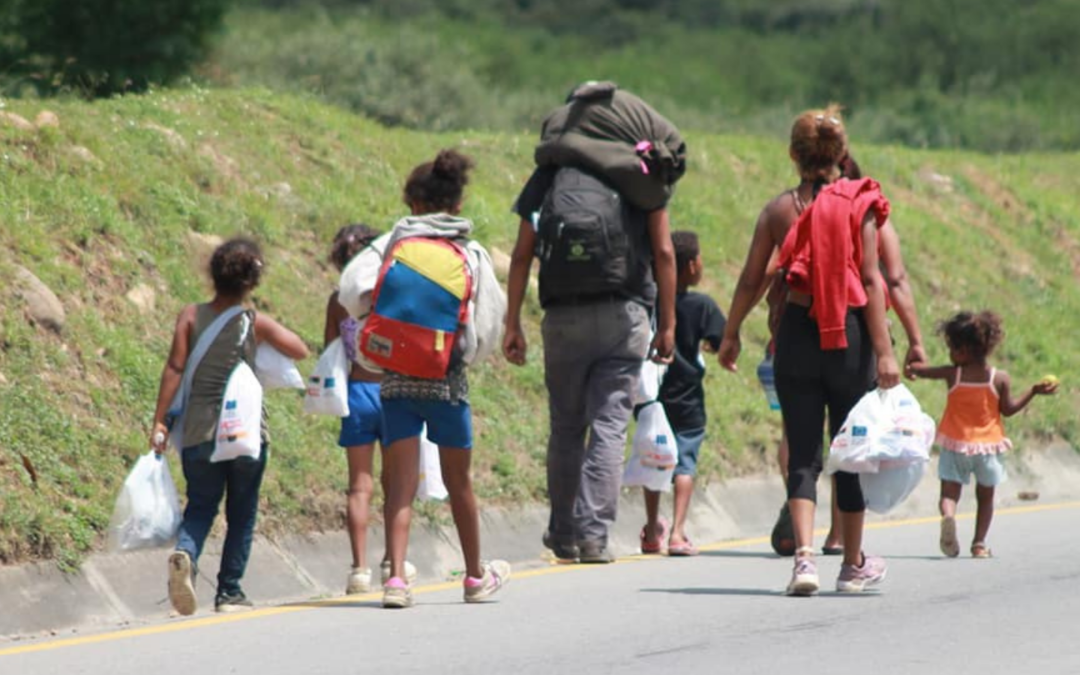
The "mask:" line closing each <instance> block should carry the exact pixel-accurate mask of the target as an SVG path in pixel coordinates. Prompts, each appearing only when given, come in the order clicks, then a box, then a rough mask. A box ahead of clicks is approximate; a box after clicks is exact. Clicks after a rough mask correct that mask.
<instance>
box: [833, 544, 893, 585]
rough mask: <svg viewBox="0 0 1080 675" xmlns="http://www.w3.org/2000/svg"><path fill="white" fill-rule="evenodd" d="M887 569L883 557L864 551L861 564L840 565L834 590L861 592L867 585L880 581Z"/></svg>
mask: <svg viewBox="0 0 1080 675" xmlns="http://www.w3.org/2000/svg"><path fill="white" fill-rule="evenodd" d="M887 571H888V568H887V567H886V565H885V559H884V558H881V557H878V556H876V555H866V554H865V553H864V554H863V564H862V565H861V566H855V565H841V566H840V576H839V577H837V578H836V590H838V591H840V592H841V593H862V592H863V591H865V590H866V587H867V586H873V585H874V584H878V583H881V581H882V580H884V579H885V573H886V572H887Z"/></svg>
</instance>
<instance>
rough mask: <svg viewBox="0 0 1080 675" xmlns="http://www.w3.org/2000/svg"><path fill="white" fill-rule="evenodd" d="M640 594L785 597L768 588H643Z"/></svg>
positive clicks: (779, 592)
mask: <svg viewBox="0 0 1080 675" xmlns="http://www.w3.org/2000/svg"><path fill="white" fill-rule="evenodd" d="M638 592H639V593H672V594H675V595H776V596H780V595H783V593H782V592H781V591H776V590H770V589H767V588H642V589H641V590H640V591H638Z"/></svg>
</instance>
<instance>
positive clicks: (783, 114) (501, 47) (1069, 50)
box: [200, 0, 1080, 152]
mask: <svg viewBox="0 0 1080 675" xmlns="http://www.w3.org/2000/svg"><path fill="white" fill-rule="evenodd" d="M1070 1H1071V0H1043V1H1042V2H1039V3H1026V4H1024V5H1023V6H1022V7H1020V6H1017V5H1016V3H1011V2H1009V0H956V1H954V2H949V3H941V2H936V1H935V0H882V1H880V2H852V1H851V0H813V1H812V2H806V1H798V2H793V1H788V0H784V1H782V2H770V3H763V2H760V1H759V0H758V1H750V2H741V1H739V0H733V1H729V2H718V1H717V0H700V1H695V2H689V1H687V0H678V1H677V2H653V3H648V2H646V3H642V2H640V1H637V0H589V1H588V2H580V1H576V0H547V2H542V3H520V2H510V1H509V0H505V1H504V0H453V1H451V0H408V1H406V0H371V1H364V2H340V1H335V0H313V1H311V2H305V3H299V4H294V3H289V4H286V3H281V2H278V1H277V0H251V1H250V2H248V3H245V4H246V5H256V6H245V4H242V5H239V6H237V7H236V8H235V9H234V10H233V11H231V12H230V13H229V14H228V16H227V18H226V22H225V28H224V30H223V31H222V33H221V35H220V36H218V39H217V40H216V42H215V44H216V47H215V50H214V53H213V54H212V55H210V57H209V58H208V60H207V62H206V64H204V66H203V68H202V69H201V71H200V76H201V77H203V78H205V79H206V80H208V81H211V82H218V83H221V82H224V83H229V84H231V85H240V86H252V85H258V86H269V87H272V88H274V89H276V90H279V91H285V92H310V93H313V94H315V95H317V96H319V97H321V98H323V99H324V100H326V101H329V102H332V103H336V104H338V105H341V106H343V107H347V108H350V109H352V110H354V111H357V112H360V113H363V114H366V115H368V116H371V117H373V118H375V119H378V120H380V121H382V122H385V123H388V124H393V125H400V126H406V127H411V128H419V129H497V130H511V131H520V130H522V129H533V128H535V127H536V126H537V124H538V123H539V119H540V116H541V115H542V114H543V113H544V112H546V107H547V105H548V104H549V102H551V101H556V100H559V99H561V98H562V97H563V96H564V95H565V93H566V92H567V91H568V90H569V88H570V87H571V86H573V84H575V83H576V82H579V81H581V80H583V79H588V78H610V79H614V80H615V81H616V82H618V83H619V84H621V85H622V86H624V87H627V88H629V89H631V90H633V91H635V92H637V93H639V94H641V95H642V96H644V97H645V98H646V99H647V100H649V101H652V102H654V103H655V104H656V105H658V106H661V107H662V109H663V110H664V111H666V113H667V114H668V115H670V116H671V117H673V118H675V119H678V120H679V121H680V122H681V123H682V124H683V125H688V124H693V126H694V127H695V128H698V129H701V130H708V131H711V132H716V133H737V134H768V133H771V132H769V131H768V130H769V129H771V128H773V127H774V125H777V124H779V125H780V126H783V124H784V123H785V122H786V121H787V120H789V119H790V118H791V117H792V116H793V115H794V114H796V113H797V112H798V111H799V110H801V109H802V108H805V107H810V106H817V105H821V104H822V103H824V102H826V101H839V102H841V103H843V104H844V105H846V106H848V112H849V113H850V115H849V122H850V123H851V124H852V129H853V130H854V131H855V132H856V133H857V135H858V136H859V137H860V138H863V139H865V140H867V141H871V140H872V141H874V142H882V143H897V144H902V145H908V146H912V147H935V148H969V149H978V150H982V151H991V152H997V151H1006V152H1023V151H1029V150H1045V149H1049V150H1064V149H1070V150H1075V149H1077V148H1080V133H1078V127H1077V125H1076V124H1075V123H1074V121H1073V116H1072V115H1070V114H1069V113H1070V112H1071V111H1072V110H1073V109H1075V108H1076V106H1077V103H1078V102H1077V91H1078V90H1077V89H1076V88H1075V87H1073V86H1071V85H1072V80H1073V79H1074V78H1073V73H1074V72H1075V71H1076V70H1077V68H1078V67H1080V49H1078V48H1077V46H1076V41H1075V40H1074V39H1073V36H1074V35H1075V34H1076V33H1077V31H1078V30H1080V14H1078V13H1077V12H1076V11H1075V10H1073V9H1072V8H1071V7H1070V6H1068V3H1069V2H1070ZM257 5H262V6H257ZM855 45H857V48H856V47H855Z"/></svg>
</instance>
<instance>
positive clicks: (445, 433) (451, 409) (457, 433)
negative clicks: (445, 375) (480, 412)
mask: <svg viewBox="0 0 1080 675" xmlns="http://www.w3.org/2000/svg"><path fill="white" fill-rule="evenodd" d="M382 414H383V438H384V439H385V441H386V444H387V445H390V444H391V443H393V442H395V441H400V440H401V439H403V438H412V437H413V436H419V435H420V432H421V431H422V430H423V427H424V424H427V437H428V440H429V441H431V442H432V443H434V444H435V445H438V446H440V447H445V448H465V449H470V448H472V409H471V408H470V407H469V404H468V403H465V402H461V403H449V402H447V401H424V400H421V399H415V398H386V399H383V401H382Z"/></svg>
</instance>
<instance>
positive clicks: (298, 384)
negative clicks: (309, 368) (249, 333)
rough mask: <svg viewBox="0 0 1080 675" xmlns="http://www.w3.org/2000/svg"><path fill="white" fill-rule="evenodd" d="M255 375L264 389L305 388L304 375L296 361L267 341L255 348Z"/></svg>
mask: <svg viewBox="0 0 1080 675" xmlns="http://www.w3.org/2000/svg"><path fill="white" fill-rule="evenodd" d="M255 375H257V376H258V378H259V382H260V383H262V386H263V389H303V388H304V376H303V375H301V374H300V371H299V370H297V368H296V363H295V362H294V361H293V360H292V359H290V358H289V357H288V356H285V355H284V354H282V353H281V352H279V351H278V350H276V349H274V348H273V347H272V346H270V344H268V343H266V342H264V343H262V344H261V345H259V348H258V349H256V350H255Z"/></svg>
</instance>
